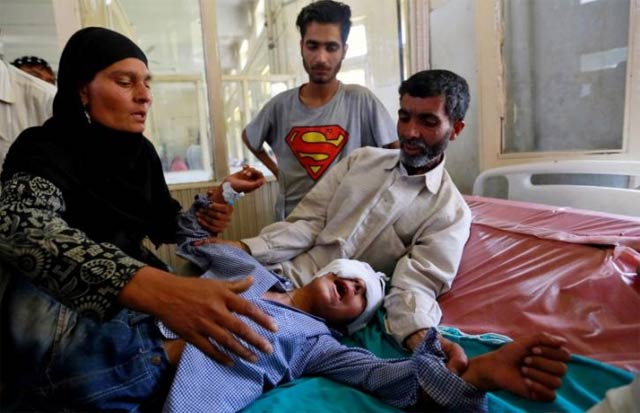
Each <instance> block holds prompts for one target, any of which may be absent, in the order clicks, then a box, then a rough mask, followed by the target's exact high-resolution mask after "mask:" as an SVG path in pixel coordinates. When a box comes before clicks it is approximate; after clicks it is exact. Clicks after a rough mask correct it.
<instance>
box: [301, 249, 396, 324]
mask: <svg viewBox="0 0 640 413" xmlns="http://www.w3.org/2000/svg"><path fill="white" fill-rule="evenodd" d="M328 273H334V274H335V275H337V276H338V277H340V278H347V279H351V280H353V279H356V278H359V279H361V280H363V281H364V283H365V285H366V286H367V291H366V294H365V296H366V298H367V306H366V307H365V309H364V311H363V312H362V314H360V316H358V318H356V319H355V320H354V321H352V322H351V323H350V324H349V325H348V326H347V331H348V333H349V334H352V333H354V332H356V331H358V330H360V329H361V328H363V327H364V326H365V325H366V324H367V322H368V321H369V320H370V319H371V317H373V315H374V314H375V312H376V310H377V309H378V307H380V305H381V304H382V299H383V298H384V286H385V281H386V280H387V277H386V276H385V275H384V273H381V272H375V271H374V270H373V268H371V266H370V265H369V264H367V263H366V262H362V261H357V260H348V259H344V258H339V259H336V260H333V261H331V262H330V263H329V264H328V265H327V266H325V267H324V268H322V269H321V270H320V271H318V272H316V273H315V275H314V276H313V278H316V277H322V276H323V275H325V274H328Z"/></svg>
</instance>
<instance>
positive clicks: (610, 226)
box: [245, 161, 640, 413]
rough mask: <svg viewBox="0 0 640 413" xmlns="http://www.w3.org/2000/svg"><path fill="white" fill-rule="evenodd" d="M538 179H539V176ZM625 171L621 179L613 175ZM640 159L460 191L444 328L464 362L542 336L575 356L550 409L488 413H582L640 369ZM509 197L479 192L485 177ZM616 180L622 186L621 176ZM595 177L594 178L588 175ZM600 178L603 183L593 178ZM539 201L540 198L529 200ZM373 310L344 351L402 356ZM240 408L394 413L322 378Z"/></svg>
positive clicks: (492, 399) (513, 170)
mask: <svg viewBox="0 0 640 413" xmlns="http://www.w3.org/2000/svg"><path fill="white" fill-rule="evenodd" d="M554 173H560V174H561V175H564V176H565V177H566V176H567V174H570V175H571V176H570V177H572V178H576V177H575V175H576V174H583V173H588V174H589V175H598V176H597V177H596V178H598V177H600V176H602V175H603V174H604V175H605V179H604V180H603V182H605V181H606V180H607V179H609V178H611V177H614V178H615V179H614V180H613V182H614V183H615V184H616V185H618V187H617V188H609V187H605V186H594V185H588V186H585V185H577V186H578V187H577V188H576V187H575V186H576V185H574V184H573V183H572V182H575V181H579V179H577V180H576V179H573V181H572V180H566V179H564V180H563V179H560V180H557V181H554V179H553V178H552V177H550V175H552V174H554ZM536 175H543V178H539V177H536ZM620 176H624V177H623V178H621V179H618V178H617V177H620ZM638 176H640V162H603V161H597V162H593V161H566V162H552V163H537V164H532V165H523V166H517V167H515V166H514V167H506V168H499V169H496V170H489V171H486V172H484V173H483V174H481V175H480V176H479V177H478V179H477V180H476V183H475V185H474V195H469V196H465V199H466V201H467V203H468V204H469V206H470V208H471V211H472V215H473V223H472V227H471V235H470V238H469V241H468V242H467V244H466V246H465V251H464V255H463V258H462V263H461V266H460V270H459V272H458V275H457V277H456V280H455V282H454V284H453V288H452V289H451V290H450V291H449V292H447V293H445V294H443V295H442V296H441V297H440V299H439V302H440V305H441V307H442V310H443V314H444V316H443V319H442V327H441V332H442V334H443V335H444V336H445V337H448V338H450V339H452V340H454V341H456V342H458V343H460V344H461V345H462V346H463V347H464V348H465V351H466V352H467V354H468V355H469V356H474V355H477V354H480V353H483V352H486V351H489V350H491V349H494V348H496V347H497V346H499V345H501V344H502V343H504V342H505V341H508V340H509V339H510V338H511V337H516V336H519V335H526V334H531V333H534V332H539V331H548V332H551V333H556V334H560V335H563V336H564V337H566V338H567V340H568V343H569V344H568V347H569V349H570V350H571V351H572V352H573V353H574V354H575V355H574V356H573V358H572V360H571V362H570V363H569V366H570V368H569V373H568V375H567V377H566V378H565V380H564V381H563V387H562V389H561V390H560V392H559V397H558V398H557V399H556V401H555V402H553V403H535V402H529V401H525V400H523V399H520V398H518V397H515V396H512V395H510V394H506V393H504V392H495V393H490V395H489V407H490V411H491V412H513V413H515V412H583V411H586V410H587V409H588V408H589V407H591V406H592V405H593V404H595V403H596V402H597V401H598V400H600V399H602V398H603V397H604V394H605V392H606V391H607V390H608V389H610V388H613V387H618V386H621V385H624V384H627V383H629V382H630V381H631V380H632V379H633V377H634V375H635V374H637V371H638V370H639V369H640V280H639V278H640V276H639V274H638V272H639V271H640V217H638V216H639V215H640V190H639V189H638V180H637V179H638ZM497 177H503V178H500V179H503V180H506V181H507V183H508V191H507V192H506V195H507V196H506V197H507V198H509V199H498V198H495V197H486V196H483V195H486V194H485V193H484V192H485V191H486V190H487V189H488V186H489V183H490V180H491V179H495V178H497ZM616 179H617V180H616ZM592 180H593V179H592ZM595 180H596V181H597V180H598V179H595ZM503 192H504V191H503ZM536 201H537V202H536ZM383 323H384V318H383V314H382V313H381V312H380V313H379V314H378V317H377V318H376V319H374V321H373V322H371V323H370V325H369V326H368V327H367V328H366V329H365V330H363V331H362V332H359V333H357V334H356V335H355V336H354V337H352V338H349V339H348V340H346V343H347V344H354V345H361V346H365V347H367V348H369V349H370V350H371V351H373V352H375V353H376V354H378V355H380V356H382V357H396V356H399V355H402V354H403V352H402V349H400V348H398V347H397V346H396V345H395V344H394V343H393V342H392V341H391V340H390V339H389V338H388V337H386V336H385V335H384V334H382V331H383V330H384V328H383ZM245 411H246V412H267V411H278V412H296V413H298V412H305V411H306V412H394V411H398V410H397V409H395V408H393V407H391V406H387V405H384V404H382V403H380V402H379V401H377V400H376V399H375V398H373V397H371V396H369V395H367V394H364V393H362V392H359V391H357V390H354V389H351V388H349V387H346V386H343V385H340V384H337V383H334V382H331V381H330V380H327V379H324V378H317V377H311V378H303V379H301V380H297V381H295V382H293V383H289V384H287V385H285V386H282V387H279V388H277V389H273V390H271V391H269V392H267V393H266V394H265V395H263V397H262V398H261V399H259V400H258V401H256V402H255V403H254V404H253V405H251V406H249V407H248V408H247V409H246V410H245Z"/></svg>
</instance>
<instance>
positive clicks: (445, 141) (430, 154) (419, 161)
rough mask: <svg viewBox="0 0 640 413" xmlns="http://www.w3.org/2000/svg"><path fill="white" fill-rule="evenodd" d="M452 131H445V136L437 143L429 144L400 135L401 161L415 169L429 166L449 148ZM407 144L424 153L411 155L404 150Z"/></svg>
mask: <svg viewBox="0 0 640 413" xmlns="http://www.w3.org/2000/svg"><path fill="white" fill-rule="evenodd" d="M452 132H453V131H452V130H449V131H448V132H447V133H445V134H444V136H443V138H442V139H440V141H439V142H438V143H436V144H435V145H427V143H426V142H425V141H423V140H419V139H407V138H403V137H400V161H401V162H402V164H403V165H405V166H408V167H410V168H413V169H418V168H424V167H426V166H428V165H429V164H430V163H431V162H433V161H434V160H437V159H438V158H439V157H440V155H442V154H443V153H444V151H445V150H447V146H448V145H449V138H450V137H451V133H452ZM405 146H409V147H411V148H412V149H415V148H417V149H420V151H421V152H422V153H419V154H417V155H409V154H407V153H406V152H405V151H404V147H405Z"/></svg>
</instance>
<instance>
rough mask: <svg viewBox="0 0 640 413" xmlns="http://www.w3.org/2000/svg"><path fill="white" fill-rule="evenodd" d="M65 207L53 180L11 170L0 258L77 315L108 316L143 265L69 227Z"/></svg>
mask: <svg viewBox="0 0 640 413" xmlns="http://www.w3.org/2000/svg"><path fill="white" fill-rule="evenodd" d="M64 211H65V202H64V199H63V197H62V192H61V191H60V190H59V189H58V188H57V187H56V186H55V185H53V184H52V183H51V182H49V181H47V180H46V179H43V178H40V177H37V176H32V175H28V174H25V173H18V174H15V175H14V176H13V177H12V178H11V179H10V180H8V181H6V182H5V184H4V185H3V188H2V195H1V196H0V259H2V261H3V262H5V263H8V264H9V265H10V266H11V267H13V269H15V270H16V271H17V272H18V273H20V274H22V275H24V276H26V277H28V278H29V279H30V280H31V282H32V283H33V284H34V285H36V286H37V287H39V288H41V289H42V290H44V291H46V292H47V293H49V294H51V295H52V296H53V297H55V298H56V299H57V300H59V301H60V302H62V303H63V304H65V305H67V306H68V307H70V308H73V309H74V310H76V311H77V312H79V313H80V314H83V315H90V316H93V317H96V318H98V319H101V320H104V319H108V318H109V317H110V316H112V315H113V314H115V313H116V312H118V311H119V310H120V309H121V307H120V306H119V305H118V304H117V297H118V294H119V293H120V290H121V289H122V288H123V287H124V286H125V285H126V284H127V283H128V282H129V280H130V279H131V277H132V276H133V275H134V274H135V273H136V272H137V271H138V270H140V269H141V268H142V267H144V266H145V264H144V263H142V262H140V261H137V260H135V259H133V258H131V257H129V256H127V255H125V254H124V253H123V252H122V251H120V250H119V249H118V248H117V247H116V246H115V245H112V244H109V243H96V242H93V241H92V240H90V239H89V238H88V237H87V236H86V234H84V233H83V232H82V231H80V230H78V229H75V228H71V227H69V226H68V225H67V223H66V222H65V221H64V220H63V219H62V217H61V214H62V213H63V212H64Z"/></svg>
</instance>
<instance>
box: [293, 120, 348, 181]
mask: <svg viewBox="0 0 640 413" xmlns="http://www.w3.org/2000/svg"><path fill="white" fill-rule="evenodd" d="M285 140H286V142H287V145H289V147H290V148H291V151H292V152H293V154H294V155H295V157H296V159H298V162H300V165H302V167H303V168H304V169H305V170H306V171H307V173H308V174H309V176H310V177H311V178H312V179H313V180H314V181H317V180H318V179H320V177H321V176H322V174H324V173H325V172H326V170H327V169H329V165H331V162H333V160H334V159H336V157H337V156H338V154H339V153H340V152H341V151H342V148H344V145H345V144H346V143H347V141H348V140H349V132H347V131H346V130H344V129H342V127H340V126H338V125H326V126H294V127H293V128H291V130H290V131H289V133H288V134H287V137H286V138H285Z"/></svg>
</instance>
